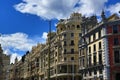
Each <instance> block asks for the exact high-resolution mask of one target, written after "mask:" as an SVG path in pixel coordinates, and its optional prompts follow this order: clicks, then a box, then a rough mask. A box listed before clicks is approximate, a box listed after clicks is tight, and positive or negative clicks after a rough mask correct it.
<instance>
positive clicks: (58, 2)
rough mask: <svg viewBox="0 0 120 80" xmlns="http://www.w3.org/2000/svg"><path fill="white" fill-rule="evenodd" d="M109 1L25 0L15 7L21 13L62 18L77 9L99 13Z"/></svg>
mask: <svg viewBox="0 0 120 80" xmlns="http://www.w3.org/2000/svg"><path fill="white" fill-rule="evenodd" d="M107 1H108V0H23V2H21V3H19V4H16V5H15V6H14V7H15V9H16V10H17V11H20V12H21V13H30V14H33V15H37V16H39V17H42V18H43V19H54V18H56V19H61V18H66V17H68V16H69V15H70V14H71V13H72V12H76V11H77V12H80V13H82V14H84V15H87V16H89V15H92V14H99V13H100V12H101V10H102V9H103V8H104V4H105V2H107ZM76 5H78V6H76ZM75 6H76V7H75Z"/></svg>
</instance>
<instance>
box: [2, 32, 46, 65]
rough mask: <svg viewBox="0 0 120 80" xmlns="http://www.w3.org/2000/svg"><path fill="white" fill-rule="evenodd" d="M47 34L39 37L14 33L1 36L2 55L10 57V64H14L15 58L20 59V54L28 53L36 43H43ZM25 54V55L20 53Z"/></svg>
mask: <svg viewBox="0 0 120 80" xmlns="http://www.w3.org/2000/svg"><path fill="white" fill-rule="evenodd" d="M46 35H47V33H46V32H44V33H43V34H42V36H41V37H39V36H33V37H32V38H29V36H28V35H27V34H25V33H14V34H2V35H1V36H0V44H1V45H2V48H3V50H4V54H7V55H11V63H14V59H15V58H16V57H17V58H18V59H19V60H20V59H21V56H22V55H21V53H19V52H26V51H28V50H29V51H30V50H31V48H32V46H35V45H37V43H45V41H46V40H45V39H46ZM22 54H25V53H22Z"/></svg>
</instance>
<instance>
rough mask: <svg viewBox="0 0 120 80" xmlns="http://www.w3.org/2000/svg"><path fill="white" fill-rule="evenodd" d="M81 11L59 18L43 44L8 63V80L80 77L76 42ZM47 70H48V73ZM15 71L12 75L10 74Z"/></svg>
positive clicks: (57, 79)
mask: <svg viewBox="0 0 120 80" xmlns="http://www.w3.org/2000/svg"><path fill="white" fill-rule="evenodd" d="M81 20H82V18H81V14H79V13H73V14H72V15H71V16H70V18H69V19H61V20H60V21H59V22H58V24H57V26H56V29H57V31H56V32H49V33H48V36H47V40H46V43H45V44H37V45H36V46H33V48H32V50H31V51H29V52H26V54H25V55H24V56H23V57H22V59H21V60H20V61H18V62H17V61H16V63H15V64H14V65H12V67H11V71H10V72H11V73H12V74H11V80H22V79H24V80H48V78H49V75H50V80H80V78H81V75H80V73H79V72H78V71H79V70H78V69H79V65H78V59H79V56H78V55H79V52H78V43H79V40H80V36H81ZM49 72H50V74H49ZM14 75H15V76H14Z"/></svg>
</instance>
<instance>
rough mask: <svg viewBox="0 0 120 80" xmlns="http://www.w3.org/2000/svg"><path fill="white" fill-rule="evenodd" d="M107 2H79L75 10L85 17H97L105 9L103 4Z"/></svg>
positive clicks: (86, 0)
mask: <svg viewBox="0 0 120 80" xmlns="http://www.w3.org/2000/svg"><path fill="white" fill-rule="evenodd" d="M107 1H108V0H80V1H79V3H78V4H79V7H78V8H76V11H77V10H78V11H79V12H80V13H82V14H83V15H86V16H90V15H93V14H96V15H99V14H100V13H101V10H102V9H104V8H105V3H106V2H107Z"/></svg>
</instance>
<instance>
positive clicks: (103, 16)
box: [101, 9, 106, 22]
mask: <svg viewBox="0 0 120 80" xmlns="http://www.w3.org/2000/svg"><path fill="white" fill-rule="evenodd" d="M101 17H102V21H103V22H105V21H106V16H105V12H104V9H103V10H102V13H101Z"/></svg>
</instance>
